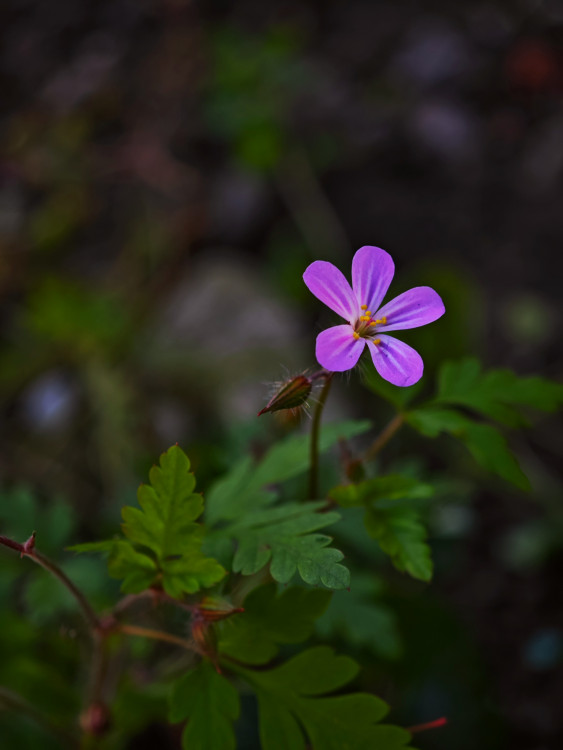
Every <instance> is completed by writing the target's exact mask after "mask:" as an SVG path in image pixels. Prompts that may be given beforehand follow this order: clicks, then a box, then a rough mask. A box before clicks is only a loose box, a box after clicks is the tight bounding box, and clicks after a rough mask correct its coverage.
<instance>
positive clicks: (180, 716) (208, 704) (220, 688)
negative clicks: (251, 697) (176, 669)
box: [170, 660, 240, 750]
mask: <svg viewBox="0 0 563 750" xmlns="http://www.w3.org/2000/svg"><path fill="white" fill-rule="evenodd" d="M239 710H240V708H239V697H238V693H237V691H236V690H235V688H234V687H233V686H232V685H231V683H230V682H229V681H228V680H227V679H226V678H225V677H223V676H222V675H220V674H217V672H216V671H215V669H214V667H213V666H212V665H211V664H210V663H209V662H208V661H205V660H204V661H202V662H200V664H199V665H198V666H197V667H196V669H193V670H192V671H191V672H188V673H187V674H185V675H184V676H183V677H181V678H180V679H179V680H178V681H177V682H176V683H175V684H174V686H173V688H172V694H171V697H170V721H172V722H178V721H182V720H184V719H187V720H188V723H187V724H186V726H185V729H184V732H183V734H182V747H183V748H185V750H234V749H235V747H236V741H235V733H234V731H233V721H234V720H235V719H236V718H237V717H238V715H239Z"/></svg>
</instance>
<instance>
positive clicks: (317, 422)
mask: <svg viewBox="0 0 563 750" xmlns="http://www.w3.org/2000/svg"><path fill="white" fill-rule="evenodd" d="M332 376H333V373H332V372H327V374H326V376H325V382H324V385H323V387H322V390H321V392H320V395H319V400H318V401H317V406H316V408H315V413H314V415H313V424H312V427H311V465H310V473H309V498H310V499H311V500H314V499H315V498H316V497H317V493H318V483H319V482H318V478H319V434H320V427H321V417H322V414H323V409H324V405H325V403H326V400H327V397H328V393H329V391H330V385H331V383H332Z"/></svg>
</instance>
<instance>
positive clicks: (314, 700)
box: [237, 646, 410, 750]
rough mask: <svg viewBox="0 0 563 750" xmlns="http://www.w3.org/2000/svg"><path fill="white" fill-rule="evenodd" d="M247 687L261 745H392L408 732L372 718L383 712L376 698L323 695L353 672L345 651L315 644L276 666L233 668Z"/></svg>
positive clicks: (359, 749)
mask: <svg viewBox="0 0 563 750" xmlns="http://www.w3.org/2000/svg"><path fill="white" fill-rule="evenodd" d="M237 671H239V672H240V673H241V674H242V675H243V677H244V678H245V679H246V680H248V682H249V683H250V684H251V685H252V686H253V688H254V689H255V691H256V695H257V697H258V707H259V711H260V742H261V746H262V750H286V748H292V750H305V747H306V739H305V735H306V737H307V741H308V743H309V744H310V745H311V746H312V747H315V748H323V750H343V748H350V750H352V748H353V749H354V750H373V748H377V750H397V749H399V748H403V747H405V746H406V745H408V742H409V740H410V734H409V733H408V732H407V731H405V730H404V729H401V728H399V727H394V726H390V725H381V724H379V723H378V722H379V721H380V720H381V719H382V718H383V717H384V716H385V714H386V713H387V711H388V707H387V704H386V703H384V702H383V701H382V700H381V699H380V698H376V697H375V696H374V695H368V694H367V693H353V694H351V695H339V696H330V697H326V696H325V695H324V694H325V693H329V692H332V691H334V690H337V689H339V688H342V687H343V686H344V685H346V684H347V683H348V682H350V680H352V679H353V678H354V677H355V676H356V674H357V673H358V665H357V663H356V662H355V661H354V660H353V659H350V658H349V657H347V656H336V655H335V654H334V652H333V650H332V649H331V648H328V647H327V646H318V647H316V648H312V649H310V650H308V651H305V652H303V653H301V654H299V655H298V656H295V657H294V658H293V659H291V660H290V661H288V662H286V663H285V664H283V665H282V666H280V667H277V668H276V669H271V670H268V671H260V672H251V671H250V670H242V669H239V668H238V667H237Z"/></svg>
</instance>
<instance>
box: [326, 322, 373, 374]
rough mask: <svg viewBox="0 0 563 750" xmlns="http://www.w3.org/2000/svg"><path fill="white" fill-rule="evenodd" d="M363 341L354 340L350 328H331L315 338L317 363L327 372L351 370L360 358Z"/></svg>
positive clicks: (352, 330) (364, 343)
mask: <svg viewBox="0 0 563 750" xmlns="http://www.w3.org/2000/svg"><path fill="white" fill-rule="evenodd" d="M365 345H366V340H365V339H355V338H354V329H353V328H352V326H333V327H332V328H327V329H326V331H322V332H321V333H319V335H318V336H317V349H316V352H315V354H316V356H317V361H318V362H319V364H320V365H322V366H323V367H324V368H326V369H327V370H331V371H332V372H344V371H345V370H351V369H352V367H354V365H355V364H356V362H357V361H358V360H359V358H360V354H361V353H362V351H363V349H364V346H365Z"/></svg>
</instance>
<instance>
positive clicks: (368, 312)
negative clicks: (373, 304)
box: [366, 310, 371, 319]
mask: <svg viewBox="0 0 563 750" xmlns="http://www.w3.org/2000/svg"><path fill="white" fill-rule="evenodd" d="M366 315H367V317H368V319H369V318H371V313H370V311H369V310H366Z"/></svg>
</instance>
